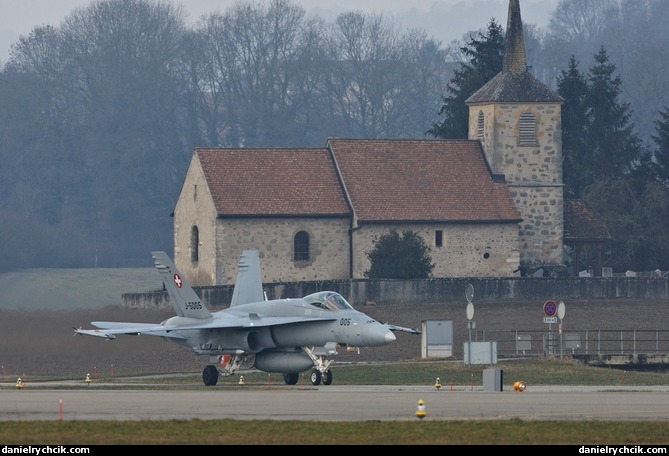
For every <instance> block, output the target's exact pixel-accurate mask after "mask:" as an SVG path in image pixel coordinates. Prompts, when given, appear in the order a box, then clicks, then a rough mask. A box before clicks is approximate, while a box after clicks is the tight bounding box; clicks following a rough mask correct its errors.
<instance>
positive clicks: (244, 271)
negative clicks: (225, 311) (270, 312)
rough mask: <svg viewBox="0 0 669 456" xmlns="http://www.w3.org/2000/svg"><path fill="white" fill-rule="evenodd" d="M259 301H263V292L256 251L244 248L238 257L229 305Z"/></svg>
mask: <svg viewBox="0 0 669 456" xmlns="http://www.w3.org/2000/svg"><path fill="white" fill-rule="evenodd" d="M261 301H265V294H264V293H263V288H262V275H261V274H260V258H259V257H258V251H257V250H244V251H243V252H242V255H241V256H240V257H239V265H238V267H237V280H236V282H235V289H234V291H233V292H232V301H231V302H230V307H234V306H238V305H240V304H248V303H250V302H261Z"/></svg>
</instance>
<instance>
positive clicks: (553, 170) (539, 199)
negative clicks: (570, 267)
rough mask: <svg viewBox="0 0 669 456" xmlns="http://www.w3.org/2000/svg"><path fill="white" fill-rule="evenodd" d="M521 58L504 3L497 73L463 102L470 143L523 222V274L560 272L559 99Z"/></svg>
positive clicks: (516, 10)
mask: <svg viewBox="0 0 669 456" xmlns="http://www.w3.org/2000/svg"><path fill="white" fill-rule="evenodd" d="M529 68H530V67H528V66H527V61H526V56H525V39H524V37H523V23H522V20H521V18H520V0H509V16H508V18H507V27H506V34H505V35H504V60H503V64H502V71H500V72H499V73H497V75H495V77H493V78H492V79H491V80H490V81H488V82H487V83H486V84H485V85H484V86H483V87H481V88H480V89H479V90H477V91H476V92H475V93H474V94H473V95H471V96H470V97H469V98H468V99H467V100H466V103H467V106H468V107H469V134H468V138H469V139H475V140H478V141H480V142H481V147H482V148H483V153H484V154H485V157H486V160H487V161H488V163H489V165H490V169H491V171H492V172H493V174H495V175H497V176H498V178H499V176H502V178H503V179H504V181H505V182H506V183H507V188H508V190H509V194H510V195H511V198H512V199H513V200H514V202H515V203H516V208H517V209H518V211H519V212H520V214H521V217H522V219H523V221H522V222H521V223H520V225H519V229H518V239H519V251H520V264H521V268H522V269H524V270H525V271H532V270H536V269H537V268H539V267H542V268H558V269H559V268H562V267H563V230H564V227H563V219H564V213H563V205H562V201H563V195H562V130H561V125H562V119H561V116H562V114H561V109H562V101H563V100H562V97H561V96H560V95H559V94H558V93H556V92H554V91H553V90H551V89H550V88H549V87H548V86H547V85H546V84H544V83H543V82H541V81H540V80H539V79H538V78H537V77H536V76H534V75H533V74H532V72H531V71H530V69H529Z"/></svg>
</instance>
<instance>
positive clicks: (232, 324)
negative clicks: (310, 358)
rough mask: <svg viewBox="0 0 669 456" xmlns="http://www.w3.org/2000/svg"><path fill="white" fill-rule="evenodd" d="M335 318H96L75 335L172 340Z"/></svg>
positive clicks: (253, 315)
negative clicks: (189, 333) (192, 333)
mask: <svg viewBox="0 0 669 456" xmlns="http://www.w3.org/2000/svg"><path fill="white" fill-rule="evenodd" d="M332 320H336V318H335V317H308V316H261V315H258V314H257V313H247V314H243V315H226V318H210V319H208V320H204V321H199V322H194V323H190V324H179V325H163V324H151V323H126V322H114V321H93V322H91V324H92V325H93V326H95V327H96V328H99V329H81V328H74V332H75V334H81V335H86V336H94V337H102V338H105V339H115V338H116V336H117V335H119V334H127V335H140V334H144V335H149V336H161V337H169V338H173V339H174V338H176V339H185V337H183V336H181V335H179V334H177V333H175V331H186V330H201V329H225V328H258V327H263V326H276V325H287V324H291V323H302V322H314V321H332Z"/></svg>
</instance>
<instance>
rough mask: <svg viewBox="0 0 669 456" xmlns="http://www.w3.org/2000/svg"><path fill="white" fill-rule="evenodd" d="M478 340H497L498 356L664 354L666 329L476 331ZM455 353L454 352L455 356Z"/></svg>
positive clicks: (667, 341)
mask: <svg viewBox="0 0 669 456" xmlns="http://www.w3.org/2000/svg"><path fill="white" fill-rule="evenodd" d="M473 337H475V338H476V340H478V341H485V340H489V341H496V342H497V354H498V356H500V357H514V356H540V355H631V356H635V355H639V354H644V355H656V354H657V355H666V354H668V353H669V330H634V329H632V330H614V329H612V330H603V329H595V330H592V329H584V330H577V331H570V332H568V333H564V334H560V333H559V332H558V331H550V330H549V331H537V330H521V329H516V330H504V331H478V332H476V333H475V335H473ZM456 356H457V355H456Z"/></svg>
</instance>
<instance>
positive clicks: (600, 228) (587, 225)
mask: <svg viewBox="0 0 669 456" xmlns="http://www.w3.org/2000/svg"><path fill="white" fill-rule="evenodd" d="M612 239H613V238H612V237H611V233H609V229H608V228H607V226H606V223H605V222H604V220H603V219H602V218H601V217H600V215H599V214H597V212H595V210H594V209H593V208H592V207H590V205H589V204H588V203H586V202H585V201H583V200H565V201H564V241H565V244H576V243H588V242H589V243H593V242H607V241H611V240H612Z"/></svg>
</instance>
